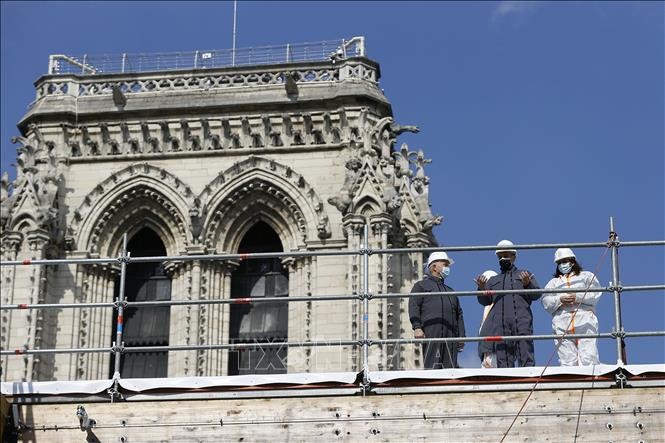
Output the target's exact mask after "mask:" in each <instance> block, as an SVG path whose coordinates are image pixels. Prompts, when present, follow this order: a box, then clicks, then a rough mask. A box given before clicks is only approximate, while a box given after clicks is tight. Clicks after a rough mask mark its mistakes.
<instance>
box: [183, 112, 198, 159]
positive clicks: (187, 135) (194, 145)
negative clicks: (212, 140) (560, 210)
mask: <svg viewBox="0 0 665 443" xmlns="http://www.w3.org/2000/svg"><path fill="white" fill-rule="evenodd" d="M180 127H181V128H182V138H183V142H182V144H183V146H188V144H187V143H188V142H189V146H190V150H192V151H200V150H201V139H200V138H199V136H198V135H193V134H192V130H191V129H190V128H189V123H188V122H187V120H180Z"/></svg>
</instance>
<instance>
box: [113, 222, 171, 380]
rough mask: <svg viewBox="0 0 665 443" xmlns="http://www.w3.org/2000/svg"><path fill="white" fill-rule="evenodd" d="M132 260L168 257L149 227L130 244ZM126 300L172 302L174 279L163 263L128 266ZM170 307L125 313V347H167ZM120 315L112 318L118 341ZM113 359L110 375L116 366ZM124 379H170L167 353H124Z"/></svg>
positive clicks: (118, 289) (117, 284) (118, 285)
mask: <svg viewBox="0 0 665 443" xmlns="http://www.w3.org/2000/svg"><path fill="white" fill-rule="evenodd" d="M127 250H128V251H129V252H130V253H131V256H132V257H154V256H164V255H166V248H165V247H164V243H162V240H161V239H160V238H159V236H158V235H157V234H156V233H155V232H154V231H153V230H151V229H149V228H143V229H141V230H140V231H139V232H137V233H136V234H135V235H134V236H133V237H132V238H131V240H130V241H129V242H128V244H127ZM119 293H120V277H118V278H117V279H116V284H115V295H114V297H115V298H117V297H118V295H119ZM125 297H126V298H127V301H128V302H136V301H154V300H170V299H171V280H169V278H168V277H167V276H166V274H165V273H164V266H163V263H160V262H153V263H131V262H130V263H129V264H128V265H127V274H126V278H125ZM170 314H171V311H170V307H169V306H152V307H138V308H137V307H134V308H133V307H128V308H126V309H125V310H124V315H123V317H124V321H123V339H122V340H123V342H124V343H125V347H136V346H168V344H169V322H170V317H171V315H170ZM116 327H117V316H115V315H114V319H113V338H112V340H113V341H115V339H116V335H115V334H116ZM113 364H114V363H113V359H111V374H113V371H114V366H113ZM120 375H121V376H122V377H123V378H145V377H167V376H168V352H166V351H160V352H152V351H151V352H123V353H122V354H121V357H120Z"/></svg>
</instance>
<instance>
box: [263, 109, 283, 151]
mask: <svg viewBox="0 0 665 443" xmlns="http://www.w3.org/2000/svg"><path fill="white" fill-rule="evenodd" d="M261 121H262V122H263V138H264V140H266V141H268V142H269V143H270V146H274V147H279V146H283V145H284V143H282V133H281V132H278V131H275V130H273V129H272V123H271V122H270V117H269V116H267V115H263V116H261Z"/></svg>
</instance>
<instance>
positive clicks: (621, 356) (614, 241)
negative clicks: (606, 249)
mask: <svg viewBox="0 0 665 443" xmlns="http://www.w3.org/2000/svg"><path fill="white" fill-rule="evenodd" d="M610 247H611V248H612V287H613V288H614V329H615V331H616V334H617V338H616V342H617V365H624V364H625V363H626V348H625V342H624V339H623V323H622V321H621V282H620V281H619V236H618V235H617V233H616V231H615V230H614V217H610Z"/></svg>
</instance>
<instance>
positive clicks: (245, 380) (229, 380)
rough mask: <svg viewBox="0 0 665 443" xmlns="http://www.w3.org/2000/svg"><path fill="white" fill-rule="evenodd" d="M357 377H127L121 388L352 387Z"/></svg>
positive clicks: (327, 374)
mask: <svg viewBox="0 0 665 443" xmlns="http://www.w3.org/2000/svg"><path fill="white" fill-rule="evenodd" d="M357 377H358V374H356V373H355V372H323V373H306V374H266V375H233V376H228V377H173V378H126V379H121V380H120V386H121V387H123V388H125V389H128V390H130V391H135V392H141V391H146V390H150V389H170V388H171V389H172V388H176V389H203V388H215V387H238V386H262V385H273V384H287V385H308V384H314V383H341V384H349V383H353V382H355V381H356V378H357Z"/></svg>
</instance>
